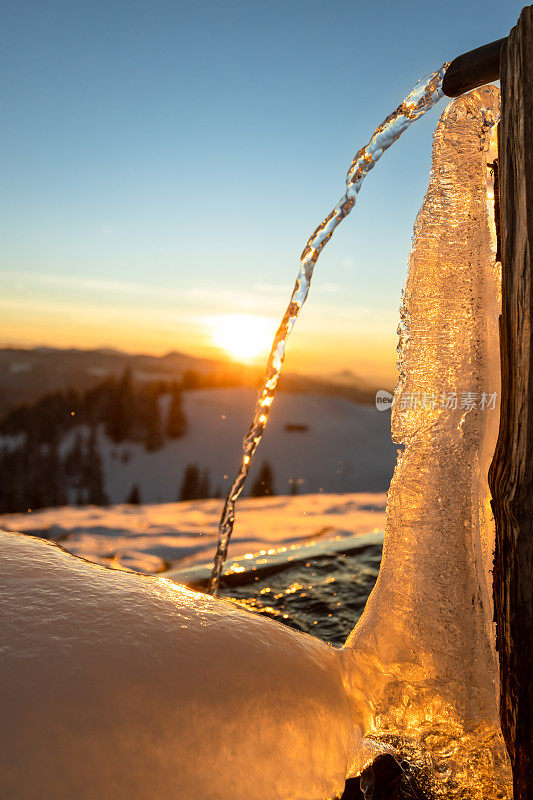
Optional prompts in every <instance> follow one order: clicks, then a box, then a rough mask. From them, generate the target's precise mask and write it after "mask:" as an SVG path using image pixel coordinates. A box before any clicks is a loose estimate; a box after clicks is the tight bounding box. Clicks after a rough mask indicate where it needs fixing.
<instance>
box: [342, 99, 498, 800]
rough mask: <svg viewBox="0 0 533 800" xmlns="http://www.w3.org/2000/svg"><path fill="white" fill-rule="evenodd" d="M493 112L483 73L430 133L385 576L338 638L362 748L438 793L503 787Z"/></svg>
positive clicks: (468, 793)
mask: <svg viewBox="0 0 533 800" xmlns="http://www.w3.org/2000/svg"><path fill="white" fill-rule="evenodd" d="M498 118H499V93H498V90H497V89H496V88H495V87H494V86H486V87H482V88H481V89H477V90H475V91H474V92H471V93H470V94H469V95H465V96H462V97H460V98H458V99H457V100H455V101H454V102H453V103H451V104H450V105H449V106H448V108H447V109H446V110H445V112H444V114H443V115H442V118H441V121H440V122H439V125H438V127H437V130H436V133H435V140H434V148H433V161H432V170H431V178H430V184H429V188H428V191H427V194H426V197H425V199H424V203H423V205H422V208H421V210H420V213H419V215H418V218H417V221H416V225H415V235H414V240H413V248H412V252H411V256H410V263H409V276H408V279H407V284H406V287H405V292H404V299H403V304H402V309H401V323H400V328H399V335H400V344H399V369H400V377H399V381H398V385H397V387H396V392H395V396H394V404H393V410H392V433H393V438H394V440H395V441H396V442H398V443H400V444H403V445H404V447H405V449H404V450H403V451H400V452H399V455H398V460H397V464H396V469H395V472H394V477H393V480H392V482H391V487H390V490H389V494H388V502H387V525H386V533H385V540H384V548H383V558H382V563H381V568H380V572H379V577H378V580H377V583H376V585H375V588H374V590H373V592H372V594H371V596H370V598H369V600H368V603H367V606H366V608H365V611H364V613H363V616H362V617H361V620H360V622H359V623H358V625H357V626H356V628H355V630H354V631H353V632H352V634H351V635H350V637H349V639H348V642H347V648H346V655H347V657H348V659H349V662H348V663H349V666H348V668H347V675H348V678H347V679H348V682H349V687H350V692H351V693H352V696H353V699H354V714H356V715H359V719H360V724H361V728H362V730H363V731H364V733H365V736H366V743H367V746H368V747H370V748H378V750H379V747H381V746H384V745H386V746H392V747H393V748H394V749H395V750H397V752H399V754H400V755H401V756H402V757H404V758H406V759H407V760H408V761H409V762H410V764H411V766H412V768H413V770H416V771H417V773H418V774H417V779H418V780H420V781H422V783H423V784H424V789H426V790H427V792H428V794H429V796H433V797H438V798H443V800H444V798H446V799H447V800H466V798H468V800H495V798H499V799H501V800H503V799H504V798H505V799H506V800H509V798H510V797H511V773H510V765H509V760H508V757H507V753H506V749H505V745H504V742H503V738H502V735H501V731H500V726H499V715H498V670H497V660H496V651H495V642H494V630H493V609H492V572H491V569H492V555H493V548H494V523H493V519H492V515H491V511H490V505H489V501H490V494H489V489H488V481H487V477H488V469H489V465H490V461H491V459H492V454H493V452H494V447H495V444H496V438H497V432H498V424H499V403H498V402H496V401H495V402H494V404H487V403H484V401H483V397H487V396H488V395H489V394H490V395H491V396H492V395H493V394H494V395H495V396H498V395H499V387H500V383H499V381H500V376H499V340H498V316H499V313H500V294H501V292H500V265H499V264H498V263H497V262H496V241H495V235H494V226H493V216H494V191H493V185H492V182H491V180H490V170H489V180H488V181H487V165H488V164H489V163H491V162H493V161H494V156H495V153H494V146H495V142H494V136H493V134H494V126H495V124H496V122H497V121H498ZM454 396H455V398H456V399H458V402H455V401H454V400H452V401H451V402H447V401H446V402H442V398H446V399H448V398H450V397H452V398H453V397H454ZM365 757H366V753H365V751H363V753H361V754H360V756H359V758H360V761H359V762H358V764H357V766H356V768H357V769H359V767H360V765H361V760H362V759H364V758H365Z"/></svg>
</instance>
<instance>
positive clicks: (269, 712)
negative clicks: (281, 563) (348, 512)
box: [0, 533, 355, 800]
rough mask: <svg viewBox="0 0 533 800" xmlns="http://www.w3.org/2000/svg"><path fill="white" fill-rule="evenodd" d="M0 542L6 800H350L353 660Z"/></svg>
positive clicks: (194, 600)
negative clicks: (347, 684)
mask: <svg viewBox="0 0 533 800" xmlns="http://www.w3.org/2000/svg"><path fill="white" fill-rule="evenodd" d="M0 540H1V542H0V543H1V547H2V554H3V555H2V560H1V562H0V570H1V581H0V583H1V586H2V589H1V591H0V596H1V603H2V608H3V614H4V623H3V631H4V643H5V644H4V647H3V658H2V660H3V664H2V683H3V685H4V686H9V694H8V695H7V694H6V695H5V696H4V699H3V703H2V717H3V722H2V732H1V734H0V736H1V745H0V774H1V775H2V784H3V786H2V793H3V796H4V797H6V798H25V800H33V799H35V800H37V799H38V800H73V798H75V799H76V800H94V798H95V797H98V798H99V800H118V798H135V800H144V799H145V798H146V800H153V798H154V797H161V798H170V797H176V798H177V797H180V798H181V797H183V798H192V797H209V798H212V800H216V799H217V798H220V800H222V799H223V798H224V800H226V799H227V798H228V797H231V798H232V799H233V800H240V798H242V800H282V799H283V798H294V797H298V798H301V800H307V799H308V800H317V798H325V797H331V796H332V795H334V794H335V793H338V792H340V791H342V788H343V786H344V779H345V776H346V774H347V771H348V768H349V759H350V754H352V753H353V751H354V746H355V733H354V730H353V727H352V723H351V714H350V708H349V703H348V700H347V696H346V694H345V691H344V686H343V678H342V656H341V654H340V652H339V651H335V650H334V649H333V648H331V647H328V646H327V645H325V644H324V643H322V642H321V641H319V640H318V639H315V638H313V637H311V636H307V635H305V634H300V633H297V632H295V631H293V630H291V629H290V628H287V627H285V626H283V625H280V624H278V623H276V622H273V621H271V620H268V619H265V618H264V617H258V616H256V615H254V614H249V613H247V612H245V611H242V610H240V609H237V608H236V607H235V606H233V605H231V604H229V603H226V602H224V601H221V600H214V599H212V598H209V597H207V596H205V595H202V594H198V593H195V592H191V591H190V590H188V589H186V588H184V587H181V586H177V585H176V584H174V583H172V582H171V581H168V580H166V579H164V578H154V577H147V576H141V575H135V574H133V573H127V572H120V571H116V570H115V571H114V570H109V569H106V568H104V567H100V566H97V565H95V564H89V563H87V562H85V561H82V560H81V559H77V558H73V557H72V556H71V555H70V554H68V553H65V552H64V551H62V550H61V549H60V548H59V547H57V546H56V545H54V544H51V543H48V542H44V541H43V540H40V539H35V538H30V537H27V536H23V535H17V534H12V533H1V534H0ZM229 678H231V679H230V680H229Z"/></svg>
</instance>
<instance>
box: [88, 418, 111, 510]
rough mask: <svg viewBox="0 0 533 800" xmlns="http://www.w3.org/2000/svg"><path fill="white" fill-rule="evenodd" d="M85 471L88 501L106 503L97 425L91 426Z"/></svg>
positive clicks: (91, 503) (94, 503) (97, 503)
mask: <svg viewBox="0 0 533 800" xmlns="http://www.w3.org/2000/svg"><path fill="white" fill-rule="evenodd" d="M83 472H84V475H83V478H84V481H83V482H84V485H85V488H86V490H87V503H89V504H90V505H95V506H104V505H106V503H107V497H106V494H105V491H104V474H103V469H102V459H101V456H100V451H99V449H98V439H97V434H96V427H92V428H91V432H90V434H89V439H88V440H87V451H86V454H85V464H84V471H83Z"/></svg>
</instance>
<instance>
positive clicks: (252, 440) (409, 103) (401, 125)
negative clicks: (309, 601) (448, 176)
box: [207, 62, 449, 596]
mask: <svg viewBox="0 0 533 800" xmlns="http://www.w3.org/2000/svg"><path fill="white" fill-rule="evenodd" d="M448 64H449V62H447V63H446V64H443V66H442V67H440V69H438V70H437V71H436V72H433V73H432V74H431V75H428V76H426V77H425V78H422V79H421V80H420V81H419V82H418V83H417V85H416V86H415V88H414V89H413V90H412V92H411V93H410V94H409V95H408V96H407V97H406V98H405V100H404V101H403V102H402V103H401V104H400V105H399V106H398V108H397V109H396V111H394V112H393V113H392V114H390V115H389V116H388V117H387V118H386V119H385V120H384V121H383V122H382V123H381V125H379V126H378V127H377V128H376V130H375V131H374V134H373V135H372V138H371V139H370V141H369V142H368V144H367V145H365V147H362V148H361V149H360V150H358V152H357V153H356V155H355V156H354V159H353V161H352V163H351V165H350V169H349V170H348V174H347V176H346V191H345V193H344V194H343V196H342V197H341V199H340V200H339V202H338V203H337V205H336V206H335V208H334V209H333V210H332V211H331V212H330V214H328V216H327V217H326V218H325V219H324V220H323V221H322V222H321V223H320V225H319V226H318V227H317V228H316V230H315V231H314V233H313V234H312V235H311V236H310V237H309V239H308V240H307V244H306V246H305V247H304V250H303V252H302V255H301V257H300V268H299V270H298V275H297V277H296V283H295V284H294V289H293V291H292V295H291V299H290V302H289V305H288V306H287V309H286V311H285V314H284V316H283V319H282V321H281V324H280V326H279V328H278V330H277V332H276V335H275V337H274V341H273V343H272V348H271V350H270V354H269V357H268V361H267V365H266V369H265V374H264V379H263V384H262V386H261V389H260V390H259V394H258V397H257V401H256V405H255V409H254V414H253V418H252V422H251V424H250V427H249V429H248V433H247V434H246V436H245V437H244V439H243V457H242V460H241V464H240V467H239V471H238V472H237V474H236V476H235V479H234V481H233V483H232V484H231V487H230V490H229V492H228V494H227V497H226V501H225V504H224V509H223V511H222V516H221V518H220V523H219V529H218V545H217V551H216V554H215V559H214V564H213V571H212V573H211V579H210V582H209V587H208V590H207V591H208V593H210V594H213V595H215V596H217V595H218V588H219V582H220V575H221V573H222V568H223V566H224V562H225V560H226V556H227V552H228V545H229V540H230V538H231V534H232V531H233V525H234V523H235V506H236V502H237V500H238V498H239V496H240V494H241V492H242V490H243V488H244V484H245V482H246V478H247V476H248V472H249V471H250V466H251V463H252V459H253V456H254V453H255V451H256V449H257V446H258V445H259V442H260V441H261V438H262V436H263V433H264V430H265V428H266V425H267V422H268V417H269V414H270V408H271V405H272V401H273V399H274V395H275V393H276V387H277V385H278V380H279V377H280V374H281V370H282V367H283V362H284V360H285V348H286V344H287V339H288V337H289V334H290V332H291V331H292V329H293V327H294V323H295V322H296V319H297V317H298V314H299V313H300V310H301V308H302V306H303V304H304V303H305V301H306V298H307V295H308V294H309V288H310V285H311V279H312V277H313V271H314V268H315V264H316V262H317V260H318V257H319V255H320V253H321V252H322V250H323V249H324V247H325V246H326V244H327V243H328V242H329V240H330V239H331V237H332V235H333V232H334V231H335V228H336V227H337V226H338V225H339V224H340V223H341V222H342V220H343V219H344V218H345V217H347V216H348V214H349V213H350V211H351V210H352V208H353V207H354V205H355V201H356V197H357V194H358V192H359V190H360V188H361V185H362V183H363V181H364V179H365V178H366V176H367V175H368V173H369V172H370V170H371V169H373V167H374V166H375V165H376V164H377V162H378V161H379V159H380V158H381V156H382V155H383V153H384V152H385V150H388V148H389V147H390V146H391V145H392V144H394V142H395V141H396V140H397V139H399V138H400V136H401V135H402V133H403V132H404V131H405V130H407V128H408V127H409V126H410V125H412V123H413V122H415V120H417V119H419V118H420V117H422V116H423V115H424V114H425V113H426V112H427V111H429V110H430V108H432V107H433V106H434V105H435V104H436V103H437V102H438V101H439V100H440V98H441V97H442V96H443V91H442V80H443V78H444V74H445V72H446V69H447V68H448Z"/></svg>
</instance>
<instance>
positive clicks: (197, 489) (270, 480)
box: [178, 461, 275, 500]
mask: <svg viewBox="0 0 533 800" xmlns="http://www.w3.org/2000/svg"><path fill="white" fill-rule="evenodd" d="M273 494H275V491H274V476H273V473H272V467H271V466H270V464H269V463H268V461H264V462H263V464H262V466H261V469H260V471H259V475H258V476H257V478H256V480H255V481H254V483H253V484H252V486H251V489H250V496H251V497H265V496H268V495H273ZM220 496H221V491H220V489H217V490H216V491H214V492H213V491H212V489H211V483H210V478H209V470H207V469H200V468H199V467H198V466H197V465H196V464H188V465H187V467H186V468H185V472H184V474H183V479H182V482H181V486H180V490H179V492H178V500H202V499H204V498H208V497H220Z"/></svg>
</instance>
